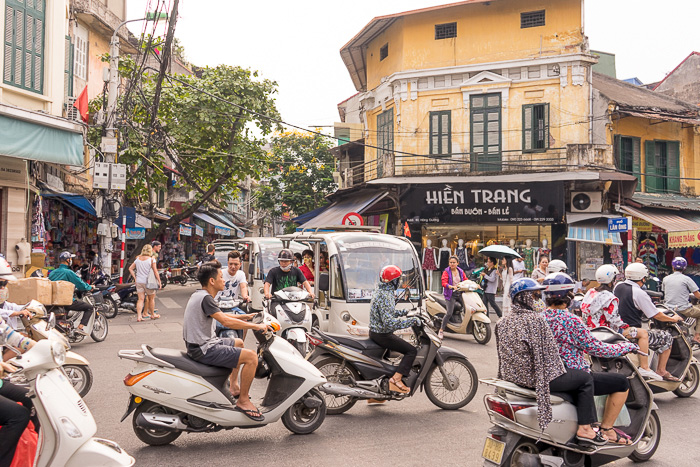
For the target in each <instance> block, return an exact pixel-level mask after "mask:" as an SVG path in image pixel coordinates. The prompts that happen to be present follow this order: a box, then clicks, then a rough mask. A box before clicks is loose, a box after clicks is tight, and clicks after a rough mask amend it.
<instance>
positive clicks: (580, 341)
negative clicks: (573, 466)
mask: <svg viewBox="0 0 700 467" xmlns="http://www.w3.org/2000/svg"><path fill="white" fill-rule="evenodd" d="M574 284H575V283H574V280H573V279H571V277H569V276H568V275H567V274H564V273H561V272H559V273H554V274H550V275H548V276H547V277H546V278H545V280H544V281H543V283H542V285H544V286H546V287H547V289H545V291H544V296H545V302H546V304H547V310H546V311H545V312H544V317H545V320H546V321H547V324H548V325H549V328H550V329H551V330H552V334H553V335H554V338H555V339H556V340H557V344H558V346H559V355H560V356H561V359H562V361H563V362H564V365H565V366H566V368H567V369H568V370H577V371H585V372H588V373H589V374H590V375H591V377H592V378H593V390H594V394H595V395H596V396H603V395H607V396H608V399H607V401H606V403H605V411H604V413H603V420H602V423H601V425H600V427H601V428H600V429H601V431H602V432H603V434H604V435H605V436H606V438H608V439H609V440H610V441H611V442H613V443H617V444H630V443H631V441H630V437H629V436H628V435H626V434H625V433H624V432H622V431H620V430H615V429H614V428H613V424H614V423H615V420H616V419H617V416H618V415H619V414H620V411H621V410H622V407H623V405H624V404H625V401H626V400H627V393H628V392H629V382H628V381H627V377H626V376H625V375H623V374H620V373H611V372H594V373H591V369H590V365H589V364H588V362H587V361H586V359H585V356H584V353H588V354H590V355H593V356H595V357H602V358H615V357H619V356H622V355H625V354H628V353H630V352H634V351H636V350H637V349H639V347H637V345H636V344H633V343H631V342H623V343H620V344H606V343H604V342H601V341H600V340H598V339H596V338H595V337H593V335H592V334H591V332H590V331H589V330H588V329H587V328H586V326H584V324H583V323H582V322H581V320H579V319H578V318H577V317H576V316H574V315H573V314H571V313H569V312H568V311H567V308H568V307H569V305H570V304H571V299H572V291H573V288H574Z"/></svg>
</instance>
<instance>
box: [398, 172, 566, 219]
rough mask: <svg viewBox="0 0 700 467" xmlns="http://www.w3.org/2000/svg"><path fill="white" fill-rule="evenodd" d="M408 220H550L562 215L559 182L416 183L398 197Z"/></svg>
mask: <svg viewBox="0 0 700 467" xmlns="http://www.w3.org/2000/svg"><path fill="white" fill-rule="evenodd" d="M401 216H402V217H406V218H407V220H408V222H409V223H420V224H431V223H453V224H455V223H497V222H512V223H552V222H561V221H562V219H563V217H564V186H563V184H561V183H546V182H540V183H532V184H530V183H450V184H444V183H443V184H429V185H417V186H415V187H413V188H412V189H411V190H409V192H408V193H407V194H406V195H405V196H404V197H403V198H402V199H401Z"/></svg>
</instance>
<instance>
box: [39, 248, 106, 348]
mask: <svg viewBox="0 0 700 467" xmlns="http://www.w3.org/2000/svg"><path fill="white" fill-rule="evenodd" d="M73 258H75V255H74V254H72V253H71V252H69V251H64V252H63V253H61V254H60V255H59V257H58V260H59V261H60V262H61V264H60V266H58V268H56V269H54V270H53V271H51V273H50V274H49V280H52V281H68V282H72V283H73V284H75V290H76V291H78V292H87V291H90V290H93V289H94V288H95V287H93V286H92V285H88V284H86V283H85V282H83V280H82V279H80V277H78V275H77V274H76V273H75V272H74V271H73V270H72V269H71V265H72V264H73ZM65 309H66V311H79V312H83V317H82V319H81V320H80V324H79V325H78V328H77V329H76V330H75V332H77V333H78V334H82V335H83V336H87V335H88V333H87V331H85V329H84V328H85V326H86V325H87V324H88V323H89V322H90V318H91V317H92V315H93V314H94V313H95V309H94V308H93V307H92V305H90V304H89V303H86V302H84V301H82V300H76V299H75V298H73V303H72V304H71V305H69V306H67V307H65Z"/></svg>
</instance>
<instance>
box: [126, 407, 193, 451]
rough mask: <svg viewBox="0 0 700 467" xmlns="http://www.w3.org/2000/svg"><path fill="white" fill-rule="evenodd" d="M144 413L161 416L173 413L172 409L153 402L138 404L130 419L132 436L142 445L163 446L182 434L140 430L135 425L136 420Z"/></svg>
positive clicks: (167, 431)
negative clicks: (132, 430) (159, 414)
mask: <svg viewBox="0 0 700 467" xmlns="http://www.w3.org/2000/svg"><path fill="white" fill-rule="evenodd" d="M144 412H150V413H163V414H174V413H175V412H174V411H173V410H172V409H169V408H168V407H164V406H162V405H159V404H156V403H155V402H151V401H144V402H142V403H140V404H139V405H138V406H137V407H136V410H135V411H134V418H133V419H132V423H131V425H132V427H133V429H134V434H135V435H136V437H137V438H138V439H140V440H141V441H143V442H144V443H146V444H148V445H150V446H163V445H165V444H170V443H172V442H173V441H175V440H176V439H177V438H178V437H179V436H180V434H182V432H181V431H170V430H156V429H152V428H141V427H140V426H138V425H137V424H136V420H137V419H138V417H139V415H141V414H142V413H144Z"/></svg>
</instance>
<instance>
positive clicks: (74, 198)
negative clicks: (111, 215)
mask: <svg viewBox="0 0 700 467" xmlns="http://www.w3.org/2000/svg"><path fill="white" fill-rule="evenodd" d="M41 196H43V197H44V198H57V199H60V200H61V201H64V202H66V203H68V204H70V205H71V206H73V207H75V208H78V209H80V210H81V211H84V212H86V213H88V214H90V215H91V216H95V217H97V211H96V210H95V206H93V205H92V202H90V200H88V199H87V198H85V197H84V196H83V195H74V194H72V193H42V195H41Z"/></svg>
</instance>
